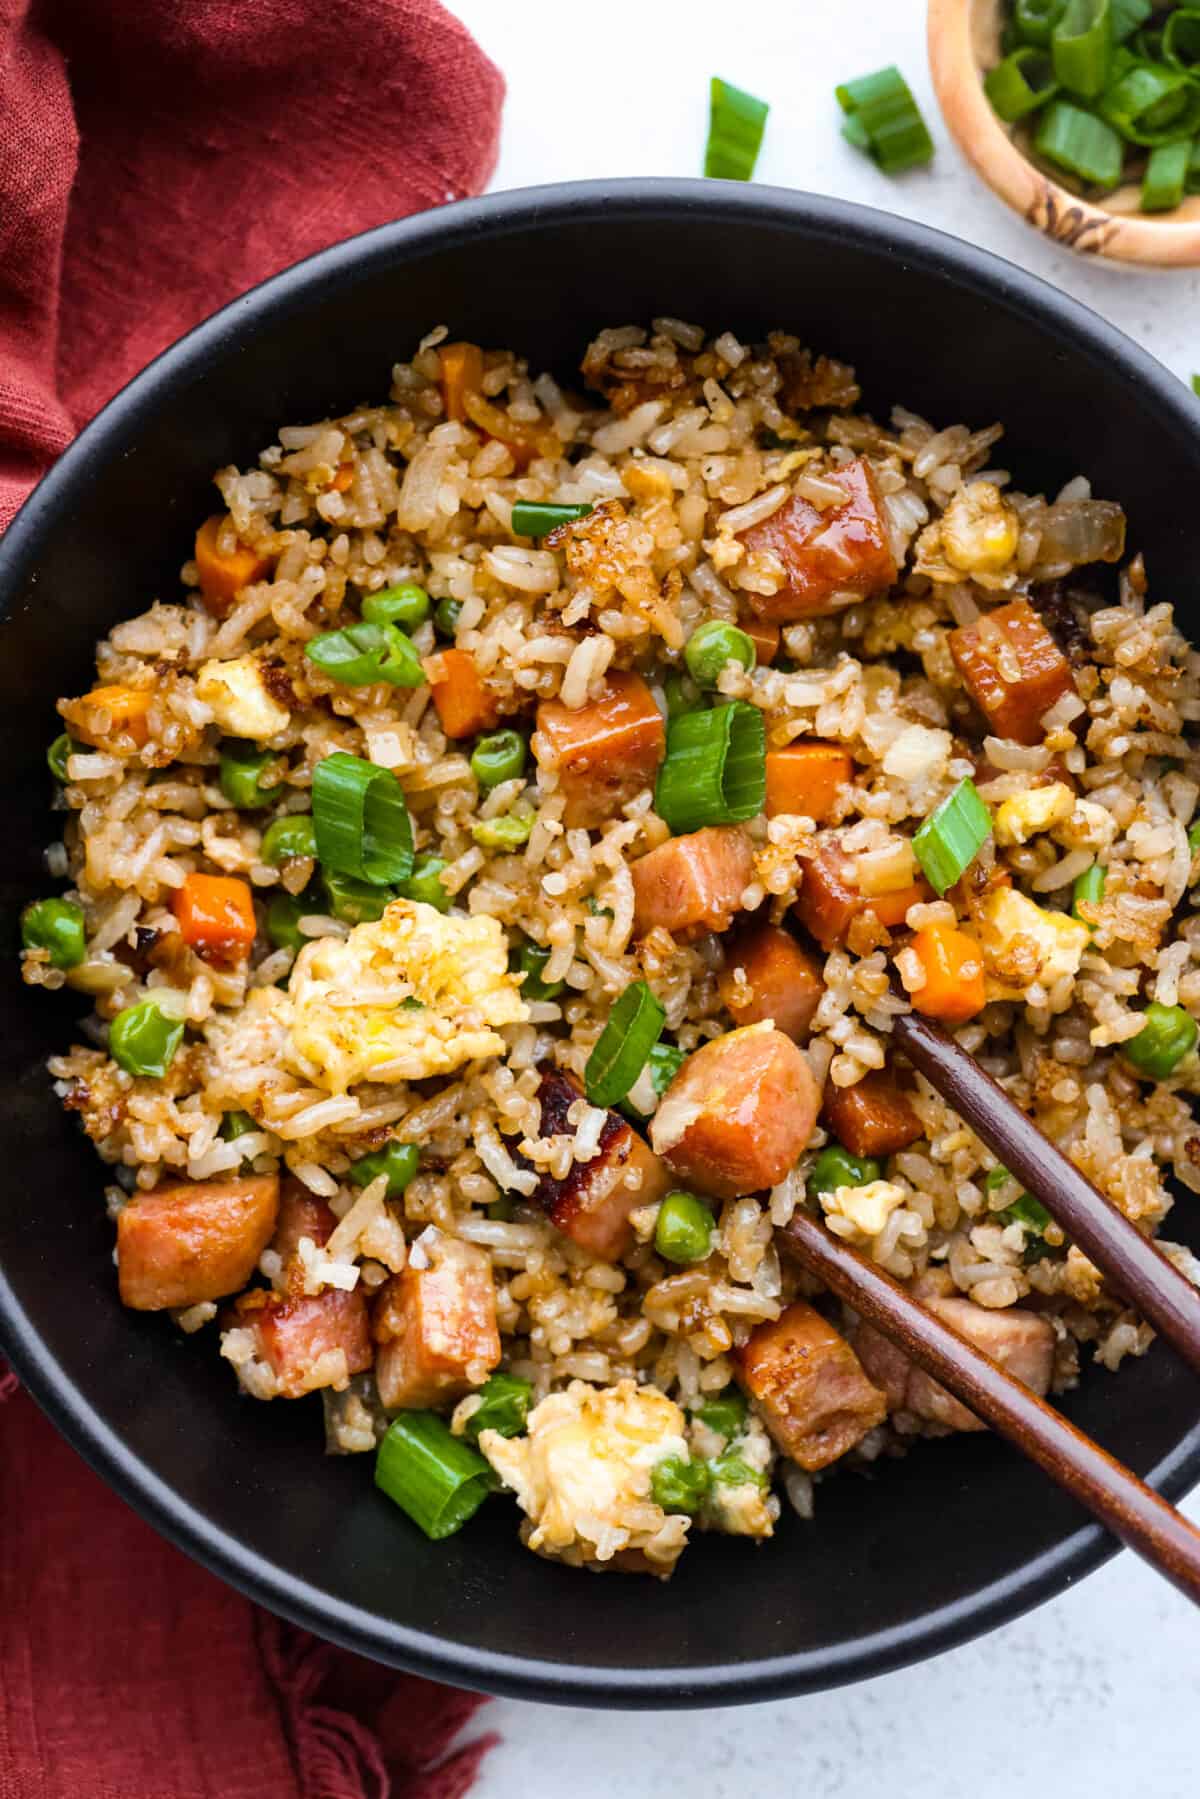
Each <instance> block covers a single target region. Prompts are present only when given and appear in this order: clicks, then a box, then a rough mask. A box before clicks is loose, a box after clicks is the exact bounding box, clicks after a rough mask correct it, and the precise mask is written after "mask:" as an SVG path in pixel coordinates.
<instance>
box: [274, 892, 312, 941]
mask: <svg viewBox="0 0 1200 1799" xmlns="http://www.w3.org/2000/svg"><path fill="white" fill-rule="evenodd" d="M315 910H316V908H315V907H314V906H313V905H312V904H311V903H310V902H309V901H307V900H303V899H297V898H296V897H295V895H294V894H291V893H277V894H276V895H275V897H274V899H273V900H272V901H271V903H270V905H269V906H268V907H267V936H268V937H269V938H270V939H271V942H272V943H273V944H274V946H275V948H276V949H290V950H292V951H293V952H296V953H298V952H299V951H300V950H302V949H303V948H304V945H305V944H306V943H307V942H308V941H309V940H308V938H307V937H305V936H304V934H303V932H302V931H301V929H300V920H301V919H302V918H306V917H307V916H308V914H309V913H310V912H313V911H315Z"/></svg>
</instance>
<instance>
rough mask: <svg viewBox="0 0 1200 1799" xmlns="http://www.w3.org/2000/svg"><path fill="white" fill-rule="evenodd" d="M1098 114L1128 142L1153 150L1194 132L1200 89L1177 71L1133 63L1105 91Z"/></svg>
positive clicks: (1198, 112) (1159, 66) (1198, 118)
mask: <svg viewBox="0 0 1200 1799" xmlns="http://www.w3.org/2000/svg"><path fill="white" fill-rule="evenodd" d="M1100 114H1101V117H1102V118H1103V119H1106V120H1107V121H1108V123H1109V124H1110V125H1111V126H1112V127H1113V129H1114V130H1115V131H1118V132H1120V134H1121V136H1122V137H1124V138H1126V139H1128V141H1129V142H1130V143H1134V144H1144V145H1145V146H1146V147H1147V148H1149V149H1153V148H1154V147H1155V146H1156V145H1157V144H1167V143H1171V142H1173V141H1174V140H1175V139H1176V138H1181V137H1189V136H1190V135H1191V134H1192V132H1193V131H1194V130H1195V129H1196V125H1197V123H1198V122H1200V88H1197V87H1196V86H1194V85H1193V83H1192V82H1191V81H1190V80H1189V79H1188V77H1187V76H1186V75H1185V74H1183V73H1182V72H1181V71H1180V70H1179V69H1168V68H1167V67H1166V66H1165V65H1163V64H1151V63H1142V62H1139V63H1135V64H1134V66H1133V67H1132V68H1131V69H1128V70H1127V71H1126V73H1125V74H1124V75H1122V76H1121V77H1120V78H1119V80H1117V81H1115V82H1113V84H1112V86H1111V87H1109V88H1108V89H1107V90H1106V91H1105V93H1104V94H1103V96H1102V97H1101V100H1100Z"/></svg>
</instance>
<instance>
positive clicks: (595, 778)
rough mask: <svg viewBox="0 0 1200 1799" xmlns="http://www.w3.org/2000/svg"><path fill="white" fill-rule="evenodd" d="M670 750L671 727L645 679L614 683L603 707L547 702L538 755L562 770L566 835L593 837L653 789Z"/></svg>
mask: <svg viewBox="0 0 1200 1799" xmlns="http://www.w3.org/2000/svg"><path fill="white" fill-rule="evenodd" d="M665 749H666V728H665V726H664V724H663V719H662V714H661V713H660V711H659V710H658V707H657V706H656V705H655V704H654V696H653V695H652V694H651V692H650V689H649V688H648V687H647V685H646V683H645V682H644V681H643V680H642V677H641V676H640V675H635V674H626V673H618V674H611V675H609V676H608V678H607V680H606V681H605V683H604V691H603V693H602V694H601V695H600V698H599V699H598V700H589V701H588V703H587V705H586V706H577V707H574V708H571V707H569V706H564V705H563V703H562V701H561V700H543V701H542V703H541V705H540V706H539V707H538V712H537V731H536V732H535V734H534V738H533V752H534V755H535V756H536V757H537V760H538V762H539V764H542V765H543V766H549V767H551V768H554V769H557V771H558V784H559V789H560V791H561V792H562V793H563V795H564V796H565V798H566V802H567V803H566V809H565V811H564V812H563V823H564V824H565V825H566V827H567V829H568V830H576V829H583V830H595V829H596V828H597V827H599V826H600V825H606V824H608V823H609V821H610V820H611V819H613V818H616V817H617V816H618V815H619V813H620V810H621V807H622V806H624V805H626V804H628V802H629V801H630V800H632V799H636V798H637V796H638V794H639V793H641V792H642V791H643V790H644V789H645V788H647V787H652V786H653V785H654V777H655V775H656V774H657V772H658V765H659V763H660V762H661V761H662V759H663V755H664V753H665Z"/></svg>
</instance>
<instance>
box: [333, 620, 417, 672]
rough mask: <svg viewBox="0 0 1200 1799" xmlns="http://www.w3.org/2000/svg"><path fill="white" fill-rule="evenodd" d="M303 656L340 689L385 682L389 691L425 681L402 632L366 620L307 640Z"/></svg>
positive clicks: (390, 626)
mask: <svg viewBox="0 0 1200 1799" xmlns="http://www.w3.org/2000/svg"><path fill="white" fill-rule="evenodd" d="M304 654H305V655H306V656H307V657H308V660H309V661H310V662H311V663H312V664H313V665H314V667H316V668H319V669H320V671H321V673H322V674H323V675H328V677H329V679H330V680H331V681H338V682H340V683H341V685H342V686H343V687H369V686H370V685H371V684H372V682H375V681H386V682H387V683H388V685H389V686H390V687H421V686H422V685H423V684H424V681H425V670H424V669H423V668H422V666H421V658H420V656H419V655H418V653H417V651H416V649H415V648H414V647H413V644H412V642H411V640H410V639H409V638H407V637H406V636H405V635H404V632H403V631H400V630H398V629H397V628H396V626H395V625H391V624H383V625H377V624H373V623H372V622H371V620H370V619H364V620H363V622H362V623H361V624H359V625H344V626H343V627H342V629H341V630H340V631H322V632H320V633H319V635H318V636H316V637H310V638H309V640H308V642H307V643H306V644H305V646H304Z"/></svg>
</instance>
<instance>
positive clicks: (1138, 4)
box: [1112, 0, 1154, 44]
mask: <svg viewBox="0 0 1200 1799" xmlns="http://www.w3.org/2000/svg"><path fill="white" fill-rule="evenodd" d="M1153 11H1154V0H1112V36H1113V43H1114V44H1123V43H1124V42H1125V40H1126V38H1131V37H1132V36H1133V34H1134V32H1135V31H1137V30H1139V29H1140V27H1141V26H1143V25H1144V24H1145V23H1146V20H1147V19H1148V18H1149V17H1150V14H1151V13H1152V12H1153Z"/></svg>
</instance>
